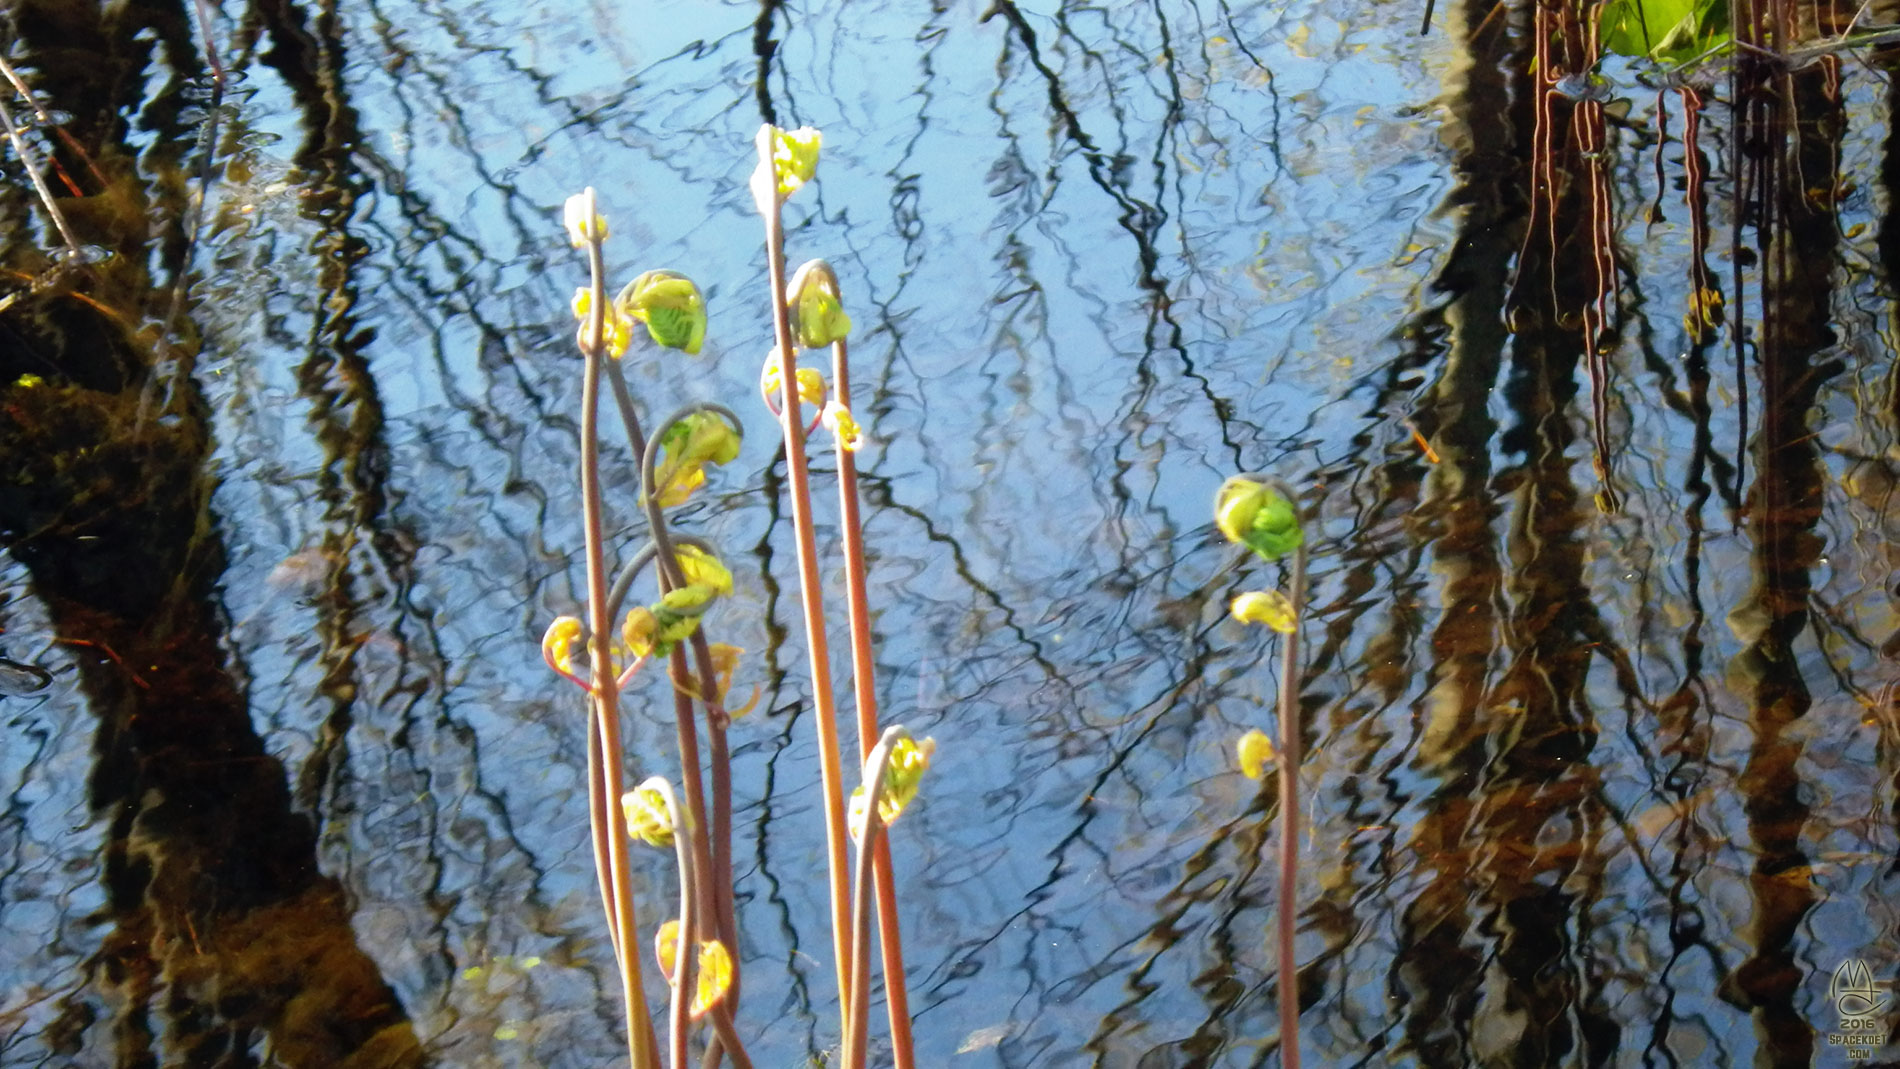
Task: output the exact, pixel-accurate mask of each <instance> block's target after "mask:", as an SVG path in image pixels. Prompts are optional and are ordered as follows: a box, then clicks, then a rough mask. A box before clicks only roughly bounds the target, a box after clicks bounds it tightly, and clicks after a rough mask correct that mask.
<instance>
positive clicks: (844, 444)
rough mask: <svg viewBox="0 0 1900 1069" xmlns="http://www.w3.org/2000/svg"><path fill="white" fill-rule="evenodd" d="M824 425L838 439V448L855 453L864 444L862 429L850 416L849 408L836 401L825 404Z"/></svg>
mask: <svg viewBox="0 0 1900 1069" xmlns="http://www.w3.org/2000/svg"><path fill="white" fill-rule="evenodd" d="M824 418H825V426H826V428H828V429H829V430H830V431H831V433H832V434H833V435H834V436H836V437H837V439H838V448H839V449H842V450H844V451H845V452H847V453H855V452H857V451H858V447H859V446H861V445H863V444H864V429H863V428H861V427H859V426H858V421H857V420H855V419H853V418H851V410H850V409H849V408H846V407H845V406H844V405H841V404H839V403H838V402H836V401H833V402H832V403H830V404H828V405H826V406H825V417H824Z"/></svg>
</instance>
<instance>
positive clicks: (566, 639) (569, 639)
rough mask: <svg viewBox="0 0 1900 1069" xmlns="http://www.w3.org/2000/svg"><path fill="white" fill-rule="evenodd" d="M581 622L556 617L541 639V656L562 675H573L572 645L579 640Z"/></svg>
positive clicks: (564, 617)
mask: <svg viewBox="0 0 1900 1069" xmlns="http://www.w3.org/2000/svg"><path fill="white" fill-rule="evenodd" d="M582 631H583V629H582V627H581V622H580V620H578V619H577V618H575V617H572V616H557V617H555V618H554V622H553V623H551V624H549V625H548V630H547V634H545V635H543V636H542V637H541V656H542V657H543V658H545V659H546V660H547V662H548V665H549V666H550V667H552V668H553V669H554V670H555V671H557V672H560V673H562V674H563V675H573V674H574V644H575V643H576V642H579V641H580V640H581V634H582Z"/></svg>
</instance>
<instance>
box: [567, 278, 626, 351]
mask: <svg viewBox="0 0 1900 1069" xmlns="http://www.w3.org/2000/svg"><path fill="white" fill-rule="evenodd" d="M593 311H594V291H593V290H591V289H589V288H587V287H586V286H582V287H581V288H580V289H577V290H575V291H574V318H575V319H577V320H579V321H580V327H579V328H578V329H577V330H575V332H574V343H575V344H576V345H579V346H580V347H581V348H582V349H592V348H593V347H594V336H593V331H591V330H590V329H589V328H590V327H592V326H593V325H594V320H593ZM600 323H601V329H602V331H603V332H605V333H606V335H607V348H606V352H607V355H608V356H611V357H613V358H614V359H615V360H618V359H620V358H621V357H622V356H624V355H626V352H627V347H628V346H630V345H632V344H633V323H632V321H630V320H629V319H627V317H626V316H624V315H621V314H620V311H619V309H618V308H616V307H614V306H613V305H608V306H607V308H606V310H605V311H604V312H603V313H602V315H601V320H600Z"/></svg>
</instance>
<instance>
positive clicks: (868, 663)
mask: <svg viewBox="0 0 1900 1069" xmlns="http://www.w3.org/2000/svg"><path fill="white" fill-rule="evenodd" d="M821 262H822V261H821ZM826 271H830V268H829V266H827V267H826ZM832 288H833V290H834V291H835V290H836V289H837V283H836V279H835V278H834V279H833V283H832ZM831 386H832V392H833V394H834V395H835V396H836V398H837V401H838V403H839V404H840V405H843V406H844V407H845V408H846V410H849V409H850V407H851V361H850V354H849V353H848V352H847V350H846V348H845V342H844V340H843V339H842V338H841V339H839V340H837V341H835V342H833V343H832V344H831ZM837 461H838V512H839V518H840V520H841V521H842V522H841V523H840V524H839V526H840V527H841V528H842V529H843V532H844V575H845V601H846V605H847V607H848V609H849V611H850V621H851V685H852V693H853V697H854V699H855V701H856V704H857V713H858V748H859V750H860V753H859V754H858V757H859V760H861V761H863V762H865V763H866V764H869V762H870V760H871V754H872V750H873V749H874V747H873V745H872V743H871V740H872V739H874V738H877V737H878V730H877V709H878V706H877V661H876V657H875V656H874V655H873V652H872V649H871V610H870V605H869V600H868V598H867V597H866V595H865V589H864V588H865V573H866V568H865V563H864V525H863V521H862V520H861V519H860V518H859V512H858V465H857V454H855V453H854V452H852V451H851V450H849V449H846V448H845V447H844V444H843V442H842V441H840V442H839V444H838V448H837ZM871 862H872V866H873V871H874V874H875V876H876V878H877V883H876V895H877V941H878V948H879V949H880V950H881V951H882V954H883V962H882V964H883V967H884V1002H885V1008H886V1011H887V1013H888V1016H889V1018H890V1023H891V1057H892V1061H893V1062H894V1063H895V1069H915V1067H916V1064H917V1063H916V1058H915V1056H914V1055H913V1054H912V1043H911V1036H910V991H909V985H908V984H906V983H905V979H904V943H903V936H902V934H901V932H900V931H899V928H898V918H897V879H896V876H895V874H894V872H893V869H892V867H891V845H890V840H889V839H888V838H884V837H879V838H878V839H877V841H876V846H875V847H874V848H873V849H872V851H871ZM858 893H859V895H860V896H862V894H863V893H864V891H863V888H862V887H860V888H859V892H858ZM858 901H862V898H860V899H858ZM853 953H856V952H855V951H854V952H853ZM854 960H855V959H854Z"/></svg>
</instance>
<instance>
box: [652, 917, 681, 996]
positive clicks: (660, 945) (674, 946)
mask: <svg viewBox="0 0 1900 1069" xmlns="http://www.w3.org/2000/svg"><path fill="white" fill-rule="evenodd" d="M679 951H680V922H679V921H677V920H669V921H664V922H662V923H661V924H660V930H659V931H657V932H655V933H653V956H654V957H656V958H658V959H659V960H660V972H661V973H663V974H665V976H666V978H667V980H668V982H669V983H670V982H671V981H672V978H673V966H674V965H676V964H678V963H679V956H680V955H679Z"/></svg>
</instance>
